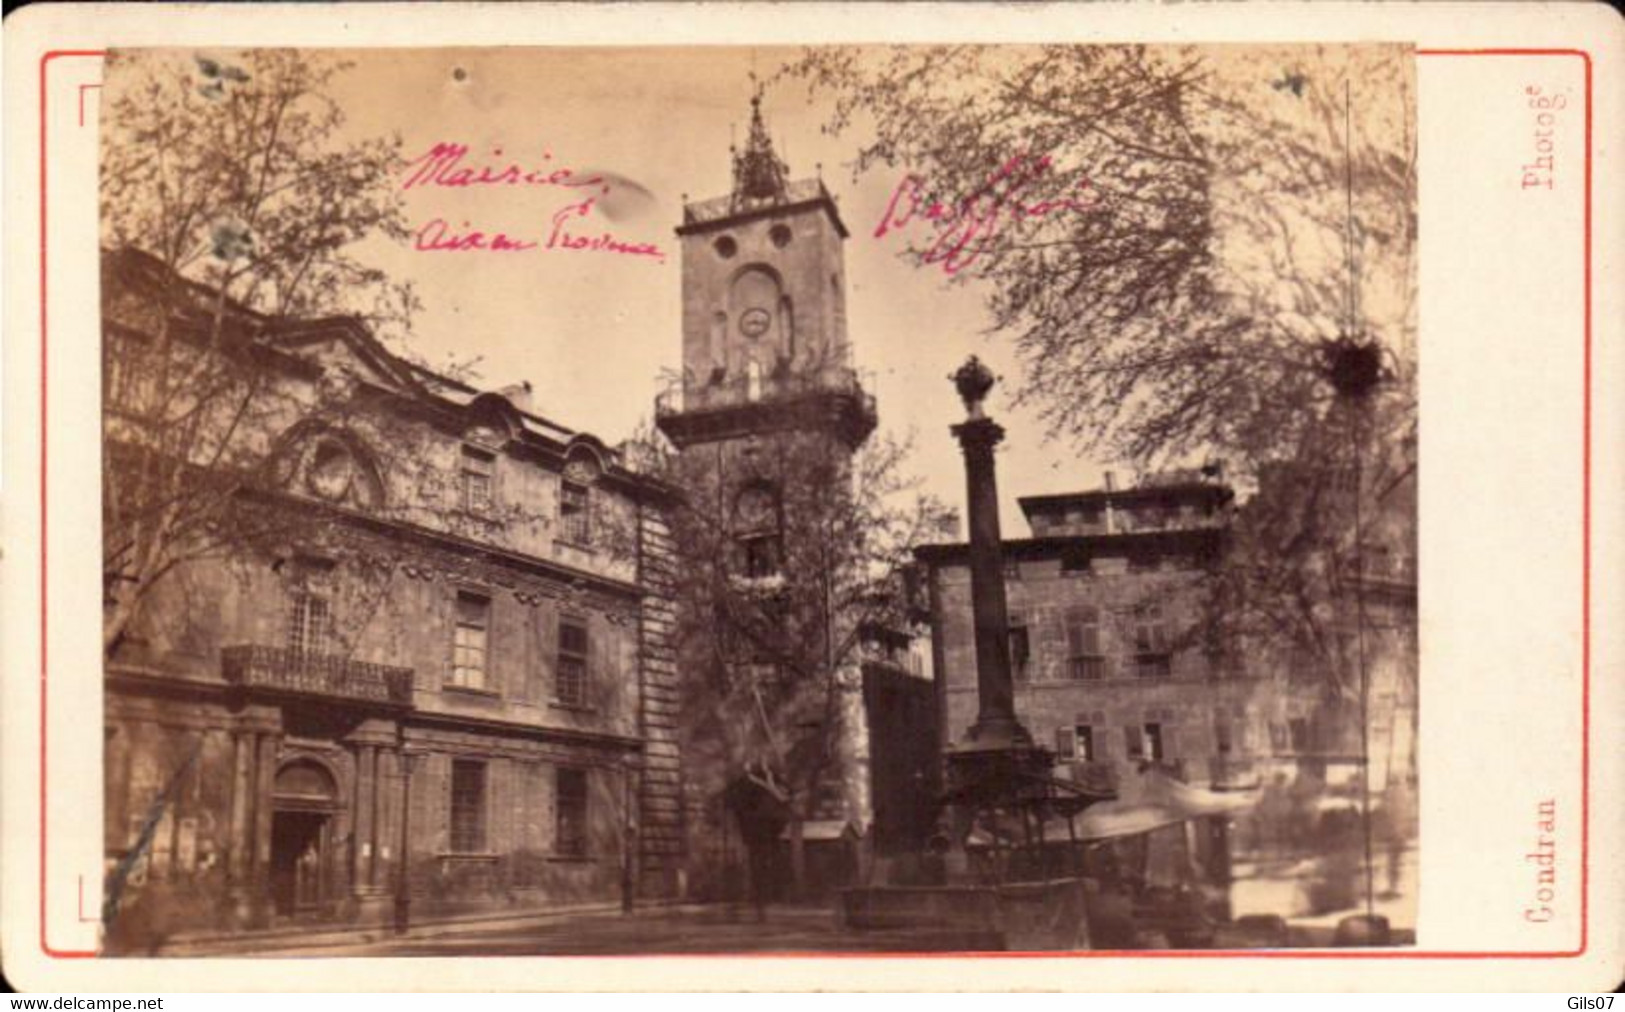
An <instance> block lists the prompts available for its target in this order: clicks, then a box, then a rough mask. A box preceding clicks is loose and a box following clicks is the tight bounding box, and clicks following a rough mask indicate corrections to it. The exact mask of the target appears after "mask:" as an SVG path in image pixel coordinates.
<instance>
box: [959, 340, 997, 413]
mask: <svg viewBox="0 0 1625 1012" xmlns="http://www.w3.org/2000/svg"><path fill="white" fill-rule="evenodd" d="M948 378H949V379H951V380H953V381H954V388H955V389H956V390H958V391H959V399H960V400H962V401H964V402H965V410H966V411H967V412H969V414H970V416H971V417H972V418H981V417H982V402H983V401H985V400H986V399H987V392H988V391H989V390H992V389H993V384H994V382H995V379H994V376H993V373H992V371H991V370H989V369H988V367H987V366H985V365H983V364H982V360H981V359H979V358H977V357H976V356H975V355H972V356H971V357H970V358H967V359H966V360H965V364H964V365H962V366H960V367H959V368H958V369H957V370H955V371H954V372H953V373H952V374H951V375H949V377H948Z"/></svg>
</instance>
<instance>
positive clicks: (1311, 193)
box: [780, 45, 1416, 685]
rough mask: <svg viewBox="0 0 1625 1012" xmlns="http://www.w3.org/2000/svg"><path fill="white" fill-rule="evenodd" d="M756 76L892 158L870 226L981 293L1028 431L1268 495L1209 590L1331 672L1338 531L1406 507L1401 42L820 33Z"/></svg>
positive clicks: (1408, 318) (1410, 307) (1340, 570)
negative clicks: (1217, 466) (819, 39)
mask: <svg viewBox="0 0 1625 1012" xmlns="http://www.w3.org/2000/svg"><path fill="white" fill-rule="evenodd" d="M780 80H781V81H791V82H796V81H799V82H804V83H805V84H807V86H808V87H809V88H810V89H811V91H812V92H813V93H816V94H822V95H826V96H830V97H832V98H833V100H834V106H833V113H832V115H831V116H830V119H829V122H828V124H827V127H826V129H828V130H831V131H841V132H845V133H847V134H850V135H852V136H853V137H855V138H856V139H857V141H858V145H859V146H858V153H857V156H856V158H855V160H854V165H853V167H854V172H855V173H864V172H870V171H875V170H879V169H886V170H890V171H893V172H897V173H900V174H901V175H900V176H899V178H898V185H897V189H896V191H895V193H894V197H893V200H892V203H891V206H890V208H889V209H888V215H887V218H886V219H885V220H884V221H883V222H882V223H881V224H880V227H879V228H877V229H876V233H877V235H881V236H882V238H888V239H889V238H894V237H895V238H896V240H897V241H898V242H899V243H900V253H901V255H903V256H905V257H909V258H913V259H914V260H915V261H916V262H917V263H919V264H920V266H921V267H922V269H929V270H938V271H941V272H942V273H943V274H944V275H945V277H944V283H949V284H966V285H971V286H973V287H974V288H975V289H976V290H978V291H981V292H983V293H985V299H986V305H987V307H988V310H989V315H990V318H991V321H992V325H991V333H992V336H993V337H994V338H996V339H1002V340H1008V341H1010V342H1012V343H1013V345H1014V346H1015V348H1016V349H1017V351H1018V352H1019V354H1020V356H1021V358H1022V359H1023V361H1024V363H1025V370H1024V372H1025V376H1024V383H1023V386H1022V389H1021V391H1020V398H1021V399H1022V400H1023V401H1024V402H1026V403H1029V404H1032V405H1034V406H1035V407H1037V408H1038V409H1039V411H1040V413H1041V416H1042V417H1043V418H1044V419H1045V421H1046V422H1047V423H1048V428H1049V434H1050V435H1051V436H1053V437H1059V438H1063V439H1067V440H1070V441H1073V442H1074V443H1076V444H1077V445H1079V446H1080V448H1083V449H1087V450H1094V451H1103V452H1105V453H1107V454H1110V455H1112V456H1116V457H1119V458H1122V459H1125V460H1127V461H1130V462H1131V463H1133V464H1135V465H1137V466H1140V467H1142V468H1144V469H1147V470H1152V469H1156V468H1160V467H1164V466H1168V465H1170V464H1174V463H1182V462H1191V461H1192V459H1193V458H1195V459H1197V460H1202V459H1218V460H1222V461H1223V462H1224V465H1225V468H1226V471H1227V476H1228V477H1229V478H1230V480H1232V481H1234V482H1235V483H1236V484H1237V485H1238V486H1239V487H1240V488H1241V489H1242V491H1243V492H1244V494H1247V495H1251V493H1254V492H1259V491H1264V492H1265V493H1266V494H1261V495H1254V496H1252V497H1251V502H1249V503H1248V506H1247V508H1246V509H1245V510H1244V511H1243V517H1242V522H1241V523H1240V524H1239V525H1238V530H1237V537H1236V545H1235V548H1236V551H1235V553H1234V556H1235V558H1236V559H1238V560H1239V564H1238V565H1237V566H1235V567H1234V568H1233V570H1232V572H1231V573H1230V579H1229V580H1227V581H1225V582H1224V583H1223V584H1222V585H1221V586H1223V587H1224V589H1225V591H1226V593H1227V595H1228V596H1227V597H1226V598H1225V607H1224V610H1225V613H1226V614H1227V615H1228V616H1230V618H1231V619H1232V621H1231V625H1232V626H1234V625H1236V624H1237V623H1238V621H1239V619H1238V618H1237V617H1238V616H1245V617H1246V622H1245V623H1242V624H1244V625H1245V628H1246V630H1247V634H1248V637H1250V639H1251V640H1252V641H1259V640H1261V639H1265V638H1271V637H1273V638H1275V639H1277V640H1278V641H1280V642H1283V643H1289V644H1291V645H1292V647H1293V648H1294V649H1296V648H1300V647H1304V646H1306V645H1307V646H1308V647H1310V648H1312V649H1313V650H1314V652H1315V653H1316V655H1317V656H1318V658H1319V660H1320V662H1322V663H1323V665H1326V666H1327V667H1326V670H1333V669H1334V668H1335V669H1336V670H1337V671H1341V672H1342V673H1340V674H1337V673H1334V674H1333V675H1332V677H1331V680H1332V681H1333V682H1334V683H1336V684H1339V685H1341V684H1346V683H1347V682H1348V680H1349V679H1348V675H1347V672H1348V670H1349V669H1348V668H1347V667H1346V666H1341V667H1338V666H1337V665H1334V664H1333V662H1334V660H1335V659H1336V657H1337V656H1338V654H1337V651H1336V650H1335V649H1334V647H1333V645H1332V644H1333V642H1334V641H1335V639H1336V637H1335V636H1334V635H1333V634H1332V631H1331V629H1330V626H1331V625H1333V624H1335V622H1334V621H1333V619H1332V617H1331V616H1332V615H1333V613H1338V614H1340V613H1341V612H1342V611H1343V610H1344V608H1343V604H1344V603H1345V602H1347V601H1349V600H1350V599H1351V594H1352V591H1351V587H1350V584H1349V582H1348V574H1349V573H1351V572H1352V571H1353V570H1354V569H1355V568H1358V567H1359V566H1360V565H1361V563H1359V562H1358V560H1356V559H1355V558H1354V557H1355V556H1360V555H1362V554H1363V553H1364V551H1365V547H1366V543H1367V542H1366V539H1367V538H1368V537H1371V536H1377V537H1388V538H1390V539H1391V540H1395V539H1397V541H1398V542H1402V543H1405V544H1406V545H1408V541H1409V538H1410V537H1412V536H1413V535H1410V534H1407V533H1405V531H1403V530H1399V529H1398V528H1396V527H1395V525H1394V524H1393V523H1392V522H1391V521H1392V520H1393V519H1394V518H1395V517H1396V516H1399V515H1402V514H1405V513H1406V510H1407V509H1408V510H1409V515H1410V516H1411V517H1412V520H1411V523H1412V527H1413V526H1414V519H1413V518H1414V493H1412V498H1411V499H1410V500H1409V503H1410V505H1409V506H1408V507H1407V506H1405V505H1404V504H1403V503H1401V502H1400V501H1399V500H1401V499H1404V495H1403V494H1400V495H1399V497H1398V498H1397V499H1396V498H1395V495H1394V491H1393V490H1394V489H1396V488H1397V489H1401V490H1403V489H1405V488H1407V487H1409V486H1407V484H1406V482H1407V480H1408V478H1409V476H1411V474H1412V471H1413V468H1414V461H1415V453H1414V451H1415V437H1416V403H1415V354H1414V345H1415V342H1414V329H1415V320H1414V309H1415V307H1414V301H1415V300H1414V290H1415V288H1414V285H1415V283H1414V262H1413V255H1412V252H1413V249H1414V245H1415V229H1416V224H1415V221H1416V219H1415V158H1414V133H1413V130H1412V129H1411V124H1412V121H1413V120H1412V116H1413V113H1412V106H1411V100H1410V95H1411V94H1413V93H1414V89H1413V88H1412V77H1411V56H1410V53H1409V51H1408V50H1407V49H1405V48H1403V47H1392V46H1372V47H1324V46H1296V47H1289V46H1282V47H1273V48H1261V47H1247V49H1246V50H1245V51H1242V50H1240V49H1237V50H1226V49H1225V48H1224V47H1213V46H1207V47H1200V48H1197V47H1184V46H1164V47H1147V46H1066V45H1055V46H1043V47H988V46H955V47H937V48H930V47H892V48H886V49H859V48H833V49H814V50H809V51H807V52H806V53H805V54H804V55H803V56H802V57H801V58H800V59H799V60H797V61H794V62H793V63H791V64H790V65H788V66H786V67H785V68H783V69H782V70H781V72H780ZM1358 376H1365V377H1366V378H1367V379H1369V382H1366V383H1364V384H1363V385H1361V386H1360V388H1359V389H1358V390H1356V389H1355V388H1354V386H1353V385H1351V383H1350V382H1349V381H1350V380H1351V378H1354V377H1358ZM1266 485H1271V486H1272V487H1271V488H1269V489H1267V490H1266V489H1265V486H1266ZM1384 517H1386V518H1388V520H1387V521H1384V520H1382V519H1381V518H1384ZM1401 526H1403V525H1401ZM1396 547H1398V546H1396Z"/></svg>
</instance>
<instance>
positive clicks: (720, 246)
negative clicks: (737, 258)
mask: <svg viewBox="0 0 1625 1012" xmlns="http://www.w3.org/2000/svg"><path fill="white" fill-rule="evenodd" d="M713 248H714V249H715V250H716V251H717V256H719V257H721V258H722V259H724V260H727V259H728V258H729V257H731V256H733V255H734V254H735V253H738V252H739V244H738V243H736V242H734V239H733V236H731V235H725V236H723V237H722V238H720V239H718V240H717V241H716V242H715V243H714V244H713Z"/></svg>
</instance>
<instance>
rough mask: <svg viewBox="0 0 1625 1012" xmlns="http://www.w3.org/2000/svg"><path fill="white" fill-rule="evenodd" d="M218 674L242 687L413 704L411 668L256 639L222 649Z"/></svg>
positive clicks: (404, 705)
mask: <svg viewBox="0 0 1625 1012" xmlns="http://www.w3.org/2000/svg"><path fill="white" fill-rule="evenodd" d="M220 667H221V675H222V676H223V677H224V678H225V680H226V682H227V683H228V684H231V685H235V686H239V687H241V688H244V689H253V690H258V691H263V692H269V693H277V694H286V695H292V696H307V697H312V698H316V699H328V700H348V701H353V702H358V703H373V704H379V705H383V706H394V707H409V706H411V705H412V669H411V668H400V667H394V666H391V665H387V664H373V663H371V662H368V661H357V660H352V659H351V658H348V657H342V656H340V655H337V654H326V653H316V652H314V651H309V650H297V649H293V648H290V647H272V646H262V645H258V644H245V645H241V646H231V647H226V648H225V649H224V650H222V651H221V652H220Z"/></svg>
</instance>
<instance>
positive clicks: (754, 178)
mask: <svg viewBox="0 0 1625 1012" xmlns="http://www.w3.org/2000/svg"><path fill="white" fill-rule="evenodd" d="M733 161H734V188H733V201H734V207H735V210H740V211H743V210H747V209H749V208H750V207H752V206H759V205H760V204H762V203H764V202H765V203H774V204H779V203H783V202H784V201H785V200H787V199H788V197H789V193H788V187H789V182H790V179H789V177H790V169H789V167H788V166H787V165H785V164H784V159H782V158H780V157H779V153H778V152H777V151H775V150H773V138H771V137H770V136H768V133H767V124H765V123H764V122H763V121H762V95H761V92H760V91H758V92H757V93H756V94H755V95H753V96H752V97H751V100H750V134H749V136H748V137H746V138H745V147H744V149H743V150H736V151H734V153H733Z"/></svg>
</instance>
